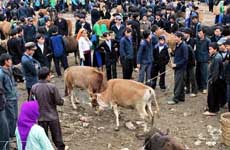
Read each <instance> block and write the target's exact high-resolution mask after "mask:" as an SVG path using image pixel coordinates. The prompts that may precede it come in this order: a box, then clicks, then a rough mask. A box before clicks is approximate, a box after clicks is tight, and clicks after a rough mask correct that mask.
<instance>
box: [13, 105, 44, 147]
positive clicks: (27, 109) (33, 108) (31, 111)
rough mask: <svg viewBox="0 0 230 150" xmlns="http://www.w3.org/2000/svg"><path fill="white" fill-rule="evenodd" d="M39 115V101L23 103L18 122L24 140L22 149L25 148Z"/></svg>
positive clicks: (22, 140)
mask: <svg viewBox="0 0 230 150" xmlns="http://www.w3.org/2000/svg"><path fill="white" fill-rule="evenodd" d="M39 115H40V113H39V105H38V102H37V101H28V102H24V103H23V104H22V106H21V112H20V115H19V118H18V124H17V125H18V131H19V135H20V138H21V142H22V150H25V147H26V141H27V137H28V135H29V132H30V129H31V128H32V126H33V125H34V124H36V123H37V120H38V117H39Z"/></svg>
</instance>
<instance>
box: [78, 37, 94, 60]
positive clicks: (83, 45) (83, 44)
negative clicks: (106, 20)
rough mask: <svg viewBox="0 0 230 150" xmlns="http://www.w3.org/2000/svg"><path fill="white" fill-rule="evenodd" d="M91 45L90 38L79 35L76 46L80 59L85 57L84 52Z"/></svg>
mask: <svg viewBox="0 0 230 150" xmlns="http://www.w3.org/2000/svg"><path fill="white" fill-rule="evenodd" d="M91 46H92V42H91V41H90V40H86V38H85V37H80V39H79V40H78V48H79V53H80V58H81V59H85V57H84V52H85V51H89V50H90V47H91Z"/></svg>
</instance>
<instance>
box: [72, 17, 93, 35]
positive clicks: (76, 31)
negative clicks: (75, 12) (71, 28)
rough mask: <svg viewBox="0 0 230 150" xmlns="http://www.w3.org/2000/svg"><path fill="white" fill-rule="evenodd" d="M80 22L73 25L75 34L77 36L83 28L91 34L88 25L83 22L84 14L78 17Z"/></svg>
mask: <svg viewBox="0 0 230 150" xmlns="http://www.w3.org/2000/svg"><path fill="white" fill-rule="evenodd" d="M79 18H80V21H79V22H76V24H75V34H78V32H79V30H80V29H81V28H84V29H86V30H87V31H88V33H89V34H90V33H91V32H92V29H91V26H90V24H89V23H88V22H87V21H86V20H85V14H80V15H79Z"/></svg>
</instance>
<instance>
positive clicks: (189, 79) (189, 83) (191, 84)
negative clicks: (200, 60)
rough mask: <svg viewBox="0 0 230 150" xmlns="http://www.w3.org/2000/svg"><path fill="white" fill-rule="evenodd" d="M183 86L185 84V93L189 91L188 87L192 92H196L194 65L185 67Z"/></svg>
mask: <svg viewBox="0 0 230 150" xmlns="http://www.w3.org/2000/svg"><path fill="white" fill-rule="evenodd" d="M185 86H186V93H190V89H191V90H192V91H191V92H192V93H194V94H197V83H196V77H195V68H194V66H189V67H187V70H186V79H185Z"/></svg>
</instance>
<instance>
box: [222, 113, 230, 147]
mask: <svg viewBox="0 0 230 150" xmlns="http://www.w3.org/2000/svg"><path fill="white" fill-rule="evenodd" d="M220 124H221V131H222V142H223V143H224V144H225V145H226V146H230V112H227V113H223V114H221V116H220Z"/></svg>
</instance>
